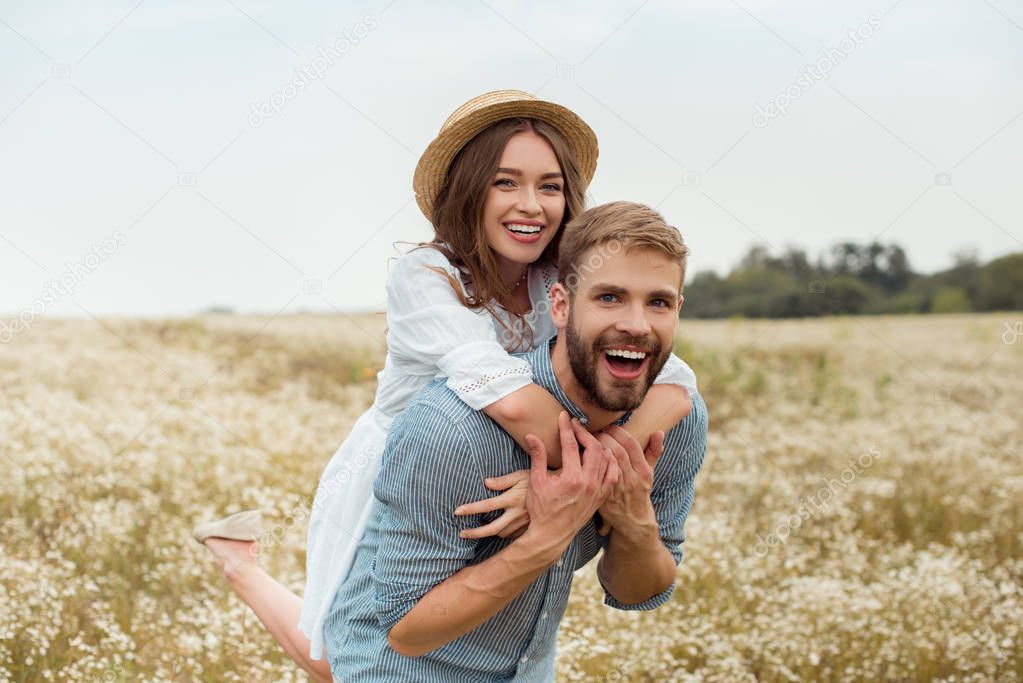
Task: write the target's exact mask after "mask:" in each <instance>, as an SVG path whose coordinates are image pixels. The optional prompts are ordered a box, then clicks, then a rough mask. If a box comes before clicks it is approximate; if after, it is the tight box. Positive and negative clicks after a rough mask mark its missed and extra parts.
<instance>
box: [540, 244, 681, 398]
mask: <svg viewBox="0 0 1023 683" xmlns="http://www.w3.org/2000/svg"><path fill="white" fill-rule="evenodd" d="M605 246H606V245H605ZM597 256H599V257H600V258H597ZM582 263H584V264H595V263H599V266H598V267H596V268H593V269H592V270H591V269H590V268H589V267H582V268H580V273H578V274H577V275H578V285H577V287H576V290H575V295H574V296H572V297H567V293H566V292H565V291H564V287H563V286H562V285H560V284H559V285H555V287H556V288H558V290H557V291H555V289H552V291H551V294H552V304H553V305H552V315H553V316H554V321H555V324H557V325H558V327H559V328H561V329H560V333H561V334H562V335H564V338H565V341H566V348H567V351H568V358H569V363H570V365H571V367H572V373H573V374H574V375H575V379H576V381H577V382H578V383H579V386H580V387H581V388H582V390H583V391H584V392H586V393H587V394H588V398H589V399H590V401H591V402H592V403H593V404H595V405H596V406H598V407H600V408H603V409H604V410H609V411H624V410H632V409H635V408H637V407H638V406H639V405H640V403H642V402H643V398H644V397H645V396H646V392H647V390H648V389H649V388H650V385H651V384H653V382H654V379H655V378H656V377H657V373H659V372H660V370H661V368H662V367H663V366H664V363H665V362H666V361H667V359H668V355H669V354H671V349H672V345H673V342H674V338H675V330H676V328H677V326H678V311H679V308H680V307H681V305H682V298H681V293H680V291H679V285H680V283H681V280H682V266H681V265H680V264H679V263H678V262H677V261H673V260H671V259H670V258H669V257H668V256H667V255H665V254H663V253H661V252H660V251H658V250H656V249H652V248H646V247H637V248H634V249H621V250H619V251H617V252H616V253H611V252H610V251H608V250H607V249H601V248H600V247H595V248H594V249H591V250H590V252H588V253H587V255H586V257H584V258H583V259H582ZM568 277H571V276H568Z"/></svg>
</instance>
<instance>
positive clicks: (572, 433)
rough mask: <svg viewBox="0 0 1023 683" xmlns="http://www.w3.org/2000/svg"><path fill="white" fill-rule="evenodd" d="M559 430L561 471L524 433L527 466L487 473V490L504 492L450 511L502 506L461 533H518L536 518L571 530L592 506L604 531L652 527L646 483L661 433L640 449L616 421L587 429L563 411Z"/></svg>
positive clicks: (470, 535) (661, 443)
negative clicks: (498, 512)
mask: <svg viewBox="0 0 1023 683" xmlns="http://www.w3.org/2000/svg"><path fill="white" fill-rule="evenodd" d="M558 428H559V433H560V439H561V458H562V467H561V469H558V470H552V471H548V470H547V453H546V449H545V448H544V445H543V442H542V441H541V440H540V439H538V438H537V437H536V436H534V435H532V434H530V435H529V436H527V437H526V443H527V445H528V446H529V455H530V459H531V461H532V463H531V464H532V466H531V468H530V469H528V470H517V471H515V472H511V473H509V474H506V475H504V476H500V477H491V478H488V479H486V480H485V482H484V484H485V485H486V487H487V488H488V489H491V490H492V491H501V492H502V493H501V494H500V495H498V496H494V497H492V498H486V499H483V500H479V501H476V502H472V503H467V504H465V505H461V506H459V507H458V508H456V509H455V514H456V515H474V514H482V513H487V512H493V511H496V510H503V511H504V512H503V513H502V514H501V515H500V516H499V517H497V519H495V520H493V521H492V522H490V523H488V524H485V525H483V526H480V527H477V528H474V529H466V530H463V531H462V532H461V533H460V535H461V537H462V538H473V539H475V538H484V537H487V536H499V537H501V538H509V537H517V536H519V535H521V534H522V533H524V532H525V531H526V530H527V528H529V527H530V524H531V522H535V521H538V520H537V518H538V517H539V518H542V519H541V520H539V521H542V522H543V523H544V524H547V523H550V524H552V525H554V524H557V525H559V526H564V525H566V524H567V525H568V526H569V527H570V530H571V532H572V534H571V535H574V534H575V532H576V531H577V530H578V529H579V528H581V526H582V524H584V523H585V522H586V521H588V520H589V519H590V518H592V517H593V514H594V512H599V513H600V517H601V519H602V520H603V524H602V525H601V528H600V529H599V533H600V534H602V535H607V534H608V533H610V531H611V529H612V528H613V529H617V530H618V531H620V532H623V533H628V534H632V533H639V532H640V531H641V530H644V529H650V528H651V525H653V527H652V528H656V523H657V522H656V517H655V515H654V509H653V505H652V504H651V502H650V489H651V488H652V486H653V480H654V467H655V465H656V464H657V460H658V458H660V456H661V454H662V453H663V452H664V432H655V433H654V434H653V435H652V436H651V437H650V442H649V443H648V444H647V447H646V449H644V448H643V447H642V446H641V445H640V444H639V442H637V441H636V439H635V438H633V436H632V435H631V434H629V432H627V431H626V430H625V429H623V428H621V427H619V426H617V425H610V426H609V427H607V428H605V429H604V430H602V431H600V432H598V433H596V434H591V433H590V432H588V431H587V430H586V429H585V427H583V426H582V424H581V423H580V422H579V420H577V419H575V418H569V416H568V413H566V412H562V413H561V414H560V415H559V416H558ZM554 503H558V505H554ZM554 508H557V509H554Z"/></svg>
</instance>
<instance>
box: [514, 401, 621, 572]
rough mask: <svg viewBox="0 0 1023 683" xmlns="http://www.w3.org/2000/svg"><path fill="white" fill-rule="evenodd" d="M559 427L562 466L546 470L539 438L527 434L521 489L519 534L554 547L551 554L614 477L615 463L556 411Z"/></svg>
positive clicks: (602, 498) (566, 540) (596, 505)
mask: <svg viewBox="0 0 1023 683" xmlns="http://www.w3.org/2000/svg"><path fill="white" fill-rule="evenodd" d="M558 428H559V431H560V438H561V463H562V467H561V469H560V470H559V471H558V472H556V473H548V471H547V451H546V449H545V448H544V445H543V442H542V441H541V440H540V439H538V438H537V437H536V436H535V435H533V434H529V435H528V436H526V442H527V444H528V445H529V457H530V460H531V467H530V472H529V488H528V490H527V492H526V510H527V511H528V512H529V519H530V523H529V529H527V530H526V533H525V534H524V535H523V538H525V537H526V536H530V537H532V538H533V539H535V540H536V541H537V542H538V543H539V544H540V545H541V547H549V548H551V549H557V550H558V552H557V553H556V555H557V556H560V555H561V553H563V552H564V550H565V548H567V547H568V544H569V543H571V541H572V538H574V537H575V535H576V533H578V531H579V529H581V528H582V527H583V525H585V524H586V523H587V522H589V521H590V519H592V518H593V514H594V513H595V512H596V511H597V508H599V507H600V506H601V504H603V503H604V501H605V499H606V498H607V496H608V495H609V494H610V492H611V490H612V489H613V488H614V486H615V484H616V483H617V482H618V477H619V465H618V463H617V462H616V461H615V458H614V455H613V454H612V453H610V452H608V451H607V450H606V449H605V448H604V447H603V446H602V445H601V443H600V442H599V441H598V440H597V438H596V437H595V436H593V435H592V434H590V433H589V432H587V431H586V430H585V429H583V427H582V425H580V424H578V422H577V421H574V420H570V419H569V417H568V413H566V412H562V413H561V414H559V415H558ZM577 438H578V442H577V441H576V439H577ZM580 443H581V444H582V446H583V453H582V455H580V454H579V445H580Z"/></svg>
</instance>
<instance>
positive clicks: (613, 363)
mask: <svg viewBox="0 0 1023 683" xmlns="http://www.w3.org/2000/svg"><path fill="white" fill-rule="evenodd" d="M600 355H601V357H602V358H603V359H604V365H605V366H606V367H607V369H608V372H610V373H611V376H612V377H614V378H615V379H625V380H630V379H636V378H637V377H639V376H640V375H641V374H643V371H644V370H645V369H646V366H647V364H648V363H649V362H650V353H649V352H647V351H639V350H635V349H615V348H610V349H604V351H603V352H601V354H600Z"/></svg>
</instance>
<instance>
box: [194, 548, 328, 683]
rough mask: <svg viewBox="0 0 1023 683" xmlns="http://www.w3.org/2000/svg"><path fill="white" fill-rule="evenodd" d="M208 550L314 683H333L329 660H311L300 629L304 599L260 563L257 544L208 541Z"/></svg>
mask: <svg viewBox="0 0 1023 683" xmlns="http://www.w3.org/2000/svg"><path fill="white" fill-rule="evenodd" d="M206 547H208V548H209V549H210V550H211V551H212V552H213V556H214V558H216V560H217V563H218V564H219V565H220V568H221V569H222V570H223V572H224V577H225V578H226V579H227V583H228V585H229V586H231V589H232V590H234V592H235V593H237V594H238V597H240V598H241V599H242V602H244V603H245V604H246V605H248V606H249V608H251V609H252V611H253V612H254V613H255V615H256V616H257V617H258V618H259V620H260V621H261V622H263V626H265V627H266V630H267V631H269V632H270V635H271V636H273V637H274V640H276V641H277V642H278V643H280V645H281V647H283V648H284V651H285V652H286V653H287V655H288V656H289V657H291V658H292V659H293V660H295V663H296V664H298V665H299V666H300V667H302V668H303V669H304V670H305V671H306V673H308V674H309V675H310V676H312V678H313V680H314V681H318V682H321V681H322V682H323V683H330V681H331V680H333V679H332V678H331V675H330V666H329V665H328V664H327V660H326V659H312V658H311V657H310V656H309V639H308V638H306V636H305V634H304V633H302V632H301V631H300V630H299V629H298V626H297V624H298V620H299V616H300V615H301V613H302V598H300V597H298V596H297V595H295V594H294V593H292V592H291V591H290V590H288V589H287V588H286V587H285V586H283V585H282V584H281V583H279V582H278V581H277V580H276V579H274V578H273V577H272V576H270V575H269V574H267V573H266V572H265V571H263V569H262V567H260V566H259V565H258V564H257V563H256V543H255V542H254V541H230V540H227V539H223V538H208V539H206Z"/></svg>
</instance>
